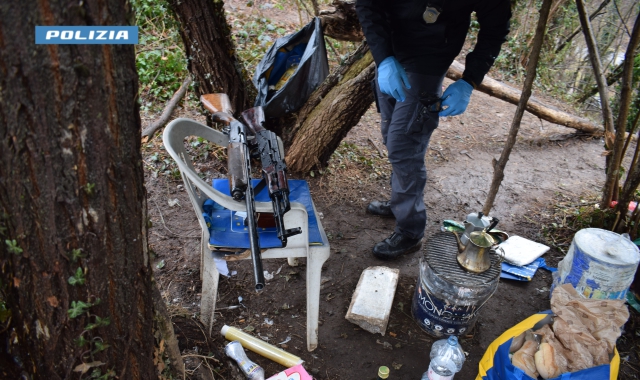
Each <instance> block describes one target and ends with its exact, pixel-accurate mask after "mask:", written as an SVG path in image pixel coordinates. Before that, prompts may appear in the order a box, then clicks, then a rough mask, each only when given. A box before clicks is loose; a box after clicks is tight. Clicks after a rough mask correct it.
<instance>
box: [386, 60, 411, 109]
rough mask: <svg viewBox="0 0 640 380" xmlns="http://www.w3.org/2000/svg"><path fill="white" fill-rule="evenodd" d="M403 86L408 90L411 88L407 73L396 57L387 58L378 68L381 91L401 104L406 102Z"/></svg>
mask: <svg viewBox="0 0 640 380" xmlns="http://www.w3.org/2000/svg"><path fill="white" fill-rule="evenodd" d="M403 85H404V87H406V88H411V85H410V84H409V78H407V73H405V72H404V69H403V68H402V66H400V63H398V60H397V59H396V58H395V57H387V58H385V59H384V61H382V63H380V66H379V67H378V86H380V91H382V92H383V93H385V94H387V95H391V96H393V97H394V98H395V99H396V100H397V101H399V102H404V100H405V95H404V90H403V89H402V86H403Z"/></svg>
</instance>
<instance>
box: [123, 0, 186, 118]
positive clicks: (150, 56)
mask: <svg viewBox="0 0 640 380" xmlns="http://www.w3.org/2000/svg"><path fill="white" fill-rule="evenodd" d="M131 3H132V5H133V8H134V11H135V15H136V19H135V23H136V25H138V27H139V28H140V36H139V40H140V41H139V45H138V46H137V48H136V67H137V69H138V77H139V81H140V83H139V84H140V99H141V101H142V109H143V110H148V109H150V108H151V107H152V106H160V107H162V105H163V104H164V102H165V101H166V100H168V99H170V98H171V96H173V94H174V93H175V92H176V91H177V90H178V88H180V85H181V84H182V81H183V79H184V77H185V76H186V75H187V74H188V71H187V59H186V57H185V52H184V47H183V44H182V39H181V38H180V33H179V31H180V25H178V23H177V21H176V20H175V18H174V17H173V15H172V13H171V11H170V10H169V6H168V5H167V2H166V1H165V0H132V2H131Z"/></svg>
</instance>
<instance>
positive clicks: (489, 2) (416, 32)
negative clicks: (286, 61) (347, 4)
mask: <svg viewBox="0 0 640 380" xmlns="http://www.w3.org/2000/svg"><path fill="white" fill-rule="evenodd" d="M428 3H430V4H431V5H436V6H437V7H439V8H440V9H441V10H442V12H441V13H440V16H439V17H438V19H437V21H436V22H435V23H433V24H427V23H425V21H424V20H423V18H422V14H423V13H424V11H425V9H426V7H427V4H428ZM356 11H357V13H358V18H359V19H360V24H361V25H362V30H363V31H364V35H365V37H366V39H367V42H368V44H369V47H370V49H371V53H372V54H373V58H374V60H375V61H376V64H377V65H379V64H380V63H381V62H382V61H383V60H384V59H385V58H387V57H389V56H395V57H396V58H397V59H398V61H399V62H400V63H401V64H402V66H403V67H404V68H405V70H407V71H409V72H417V73H422V74H430V75H444V74H445V73H446V72H447V69H448V68H449V66H450V65H451V62H453V59H454V58H455V57H456V56H457V55H458V53H460V50H462V46H463V45H464V41H465V38H466V36H467V31H468V30H469V25H470V22H471V13H472V12H474V11H475V12H476V16H477V19H478V22H479V24H480V32H479V34H478V41H477V42H476V44H475V47H474V50H473V52H471V53H469V54H468V55H467V58H466V67H465V71H464V76H463V78H464V79H465V80H467V81H469V82H471V83H472V84H473V85H474V87H475V86H477V85H479V84H480V82H482V79H483V78H484V76H485V74H487V72H488V71H489V69H490V68H491V66H492V65H493V62H494V61H495V59H496V57H497V56H498V54H499V53H500V46H501V45H502V43H503V42H504V41H506V36H507V34H508V33H509V20H510V18H511V6H510V3H509V0H430V1H429V0H356Z"/></svg>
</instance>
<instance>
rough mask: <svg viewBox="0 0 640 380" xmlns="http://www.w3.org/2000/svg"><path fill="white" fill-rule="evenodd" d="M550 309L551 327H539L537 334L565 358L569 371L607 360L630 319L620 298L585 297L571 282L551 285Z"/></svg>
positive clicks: (599, 363) (592, 365)
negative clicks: (551, 315)
mask: <svg viewBox="0 0 640 380" xmlns="http://www.w3.org/2000/svg"><path fill="white" fill-rule="evenodd" d="M551 310H552V311H553V313H554V314H555V315H556V316H555V317H554V320H553V326H552V328H547V327H545V328H542V329H540V330H538V331H536V334H540V335H542V336H543V337H542V340H543V342H544V341H547V342H549V343H550V344H552V345H553V346H554V348H555V349H556V353H557V354H558V353H560V354H562V356H564V357H565V358H566V359H567V370H568V371H570V372H575V371H579V370H582V369H586V368H591V367H594V366H598V365H602V364H608V363H609V360H610V355H611V354H613V350H614V348H615V345H616V340H617V339H618V338H619V337H620V335H621V333H622V331H621V328H622V326H623V325H624V324H625V323H626V322H627V320H628V319H629V310H628V309H627V306H626V305H625V304H624V301H623V300H611V299H594V298H584V296H582V295H581V294H580V293H578V292H577V291H576V290H575V289H574V288H573V286H572V285H571V284H564V285H562V286H559V287H557V288H555V289H554V291H553V294H552V295H551ZM552 330H553V331H552ZM558 343H560V344H558Z"/></svg>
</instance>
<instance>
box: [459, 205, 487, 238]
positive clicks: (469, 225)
mask: <svg viewBox="0 0 640 380" xmlns="http://www.w3.org/2000/svg"><path fill="white" fill-rule="evenodd" d="M491 219H492V218H491V217H490V216H485V215H484V214H483V213H482V212H477V213H476V212H472V213H471V214H469V215H467V219H466V220H465V221H464V233H463V234H462V236H460V241H462V244H464V245H467V243H468V242H469V236H470V235H471V233H472V232H474V231H482V230H484V229H485V228H487V227H489V225H490V224H491Z"/></svg>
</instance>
